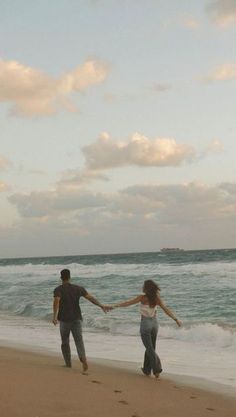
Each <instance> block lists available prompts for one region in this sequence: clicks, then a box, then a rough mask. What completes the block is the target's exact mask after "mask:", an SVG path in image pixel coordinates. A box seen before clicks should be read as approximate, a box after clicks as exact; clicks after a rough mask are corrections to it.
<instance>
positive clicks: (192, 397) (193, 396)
mask: <svg viewBox="0 0 236 417" xmlns="http://www.w3.org/2000/svg"><path fill="white" fill-rule="evenodd" d="M189 398H191V400H193V399H194V398H197V397H196V396H195V395H191V397H189Z"/></svg>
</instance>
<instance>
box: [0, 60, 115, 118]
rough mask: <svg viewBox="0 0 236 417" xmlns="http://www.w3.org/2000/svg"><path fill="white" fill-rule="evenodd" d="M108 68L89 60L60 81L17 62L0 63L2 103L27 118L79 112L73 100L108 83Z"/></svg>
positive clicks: (101, 63)
mask: <svg viewBox="0 0 236 417" xmlns="http://www.w3.org/2000/svg"><path fill="white" fill-rule="evenodd" d="M107 73H108V68H107V66H106V65H105V64H104V63H103V62H100V61H95V60H88V61H86V62H85V63H84V64H82V65H80V66H78V67H77V68H75V69H74V70H72V71H70V72H67V73H65V74H64V75H62V76H61V77H60V78H58V79H56V78H52V77H50V76H49V75H47V74H45V73H43V72H42V71H40V70H38V69H34V68H31V67H27V66H25V65H22V64H20V63H19V62H17V61H5V60H0V102H1V101H2V102H5V103H10V104H11V113H12V114H17V115H21V116H26V117H32V116H42V115H52V114H54V113H56V112H57V111H58V110H59V109H60V108H64V109H66V110H67V111H76V110H77V109H76V107H75V105H74V104H73V102H71V101H70V99H69V96H70V94H71V93H73V92H81V91H84V90H86V89H87V88H89V87H90V86H92V85H94V84H99V83H101V82H102V81H104V80H105V78H106V76H107Z"/></svg>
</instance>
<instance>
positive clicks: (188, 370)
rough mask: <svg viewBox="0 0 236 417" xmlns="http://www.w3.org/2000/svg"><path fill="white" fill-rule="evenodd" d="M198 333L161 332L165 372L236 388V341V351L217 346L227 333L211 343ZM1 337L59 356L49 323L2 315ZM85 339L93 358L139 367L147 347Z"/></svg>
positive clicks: (123, 340)
mask: <svg viewBox="0 0 236 417" xmlns="http://www.w3.org/2000/svg"><path fill="white" fill-rule="evenodd" d="M208 329H209V326H208ZM196 330H197V329H196V328H195V329H194V328H193V329H189V330H185V329H182V332H181V330H180V331H176V333H177V332H178V334H179V338H177V337H175V335H174V333H175V331H173V329H170V328H163V329H161V331H160V337H159V338H158V343H157V351H158V353H159V355H160V357H161V360H162V365H163V369H164V371H165V372H168V373H172V374H181V375H189V376H197V377H203V378H207V379H208V380H209V381H215V382H219V381H220V382H221V383H223V384H226V385H231V386H233V387H236V364H235V353H236V352H235V340H234V349H227V347H226V346H222V344H221V342H219V343H218V345H217V344H216V343H215V341H216V340H218V341H219V338H220V334H221V332H223V336H224V337H225V335H226V334H228V333H227V332H225V330H222V329H216V328H215V331H216V333H217V336H216V338H215V339H212V340H211V341H210V340H209V343H208V344H205V343H200V339H201V338H203V333H204V332H202V330H203V329H201V327H200V326H199V329H198V330H197V331H196ZM212 330H213V328H212ZM194 331H195V334H197V333H201V332H202V333H201V337H199V339H197V343H196V339H195V338H194V337H193V334H192V333H193V332H194ZM212 333H213V332H212ZM0 334H1V337H0V341H1V344H2V345H8V346H19V347H24V348H27V349H30V350H36V351H39V352H42V351H43V352H53V353H57V354H60V337H59V332H58V328H55V327H54V326H52V324H51V323H50V322H42V321H38V320H33V319H29V318H25V317H22V318H19V317H14V316H6V315H1V316H0ZM173 336H174V337H173ZM228 337H229V334H228ZM185 339H186V340H185ZM84 340H85V345H86V350H87V354H88V356H89V357H90V358H102V359H112V360H121V361H129V362H134V363H136V364H137V366H138V367H140V365H141V363H142V360H143V353H144V348H143V346H142V343H141V340H140V337H139V336H138V335H136V336H130V335H127V336H125V335H117V334H114V335H111V334H105V333H91V332H84ZM202 340H203V339H202ZM71 346H72V353H73V355H74V356H76V351H75V347H74V345H73V343H71Z"/></svg>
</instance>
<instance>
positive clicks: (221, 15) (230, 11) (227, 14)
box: [207, 0, 236, 27]
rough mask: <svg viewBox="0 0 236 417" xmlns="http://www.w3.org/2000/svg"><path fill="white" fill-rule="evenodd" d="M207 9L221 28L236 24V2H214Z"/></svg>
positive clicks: (232, 0)
mask: <svg viewBox="0 0 236 417" xmlns="http://www.w3.org/2000/svg"><path fill="white" fill-rule="evenodd" d="M207 9H208V13H209V15H210V17H211V19H212V20H213V21H214V22H215V23H216V24H217V25H219V26H221V27H228V26H231V25H232V24H234V23H236V1H235V0H212V1H211V2H210V3H209V5H208V7H207Z"/></svg>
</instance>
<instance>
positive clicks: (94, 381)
mask: <svg viewBox="0 0 236 417" xmlns="http://www.w3.org/2000/svg"><path fill="white" fill-rule="evenodd" d="M90 382H92V383H93V384H101V382H100V381H96V379H93V380H92V381H90Z"/></svg>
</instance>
